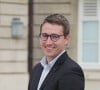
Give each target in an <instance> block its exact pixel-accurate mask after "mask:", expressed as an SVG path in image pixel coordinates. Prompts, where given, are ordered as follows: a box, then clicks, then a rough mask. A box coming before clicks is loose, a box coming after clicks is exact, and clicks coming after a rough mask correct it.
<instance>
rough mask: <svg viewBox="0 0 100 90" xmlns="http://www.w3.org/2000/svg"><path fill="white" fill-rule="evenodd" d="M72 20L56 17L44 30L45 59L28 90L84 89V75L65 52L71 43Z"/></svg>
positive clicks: (47, 21) (34, 70)
mask: <svg viewBox="0 0 100 90" xmlns="http://www.w3.org/2000/svg"><path fill="white" fill-rule="evenodd" d="M69 33H70V26H69V22H68V20H67V19H66V18H65V17H64V16H62V15H60V14H52V15H50V16H48V17H46V19H45V20H44V21H43V23H42V24H41V27H40V35H39V36H40V46H41V48H42V49H43V52H44V54H45V56H44V57H43V58H42V59H41V61H40V63H39V64H37V65H36V66H35V67H34V69H33V71H32V75H31V78H30V81H29V86H28V90H84V74H83V71H82V69H81V68H80V66H79V65H78V64H77V63H75V62H74V61H73V60H72V59H71V58H70V57H69V56H68V54H67V52H66V51H65V47H66V45H68V42H69V41H70V35H69Z"/></svg>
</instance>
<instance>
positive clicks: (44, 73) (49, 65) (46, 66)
mask: <svg viewBox="0 0 100 90" xmlns="http://www.w3.org/2000/svg"><path fill="white" fill-rule="evenodd" d="M64 52H65V50H64V51H62V52H61V53H60V54H59V55H58V56H57V57H56V58H54V59H53V60H52V61H50V62H49V63H47V60H46V56H44V57H43V58H42V59H41V61H40V63H41V64H42V66H43V67H44V69H43V71H42V74H41V77H40V80H39V84H38V88H37V90H39V89H40V87H41V85H42V83H43V81H44V79H45V78H46V76H47V74H48V73H49V72H50V70H51V68H52V67H53V65H54V64H55V62H56V61H57V59H58V58H59V57H60V56H61V55H62V54H63V53H64Z"/></svg>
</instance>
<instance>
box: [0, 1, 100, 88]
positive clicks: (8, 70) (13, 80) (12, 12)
mask: <svg viewBox="0 0 100 90" xmlns="http://www.w3.org/2000/svg"><path fill="white" fill-rule="evenodd" d="M53 13H60V14H63V15H64V16H65V17H66V18H67V19H68V20H69V22H70V26H71V41H70V43H69V45H68V46H67V48H66V50H67V51H68V53H69V55H70V56H71V57H72V58H73V59H74V60H75V61H76V62H77V63H79V64H80V66H81V67H82V68H83V70H84V73H85V90H100V0H0V90H27V87H28V81H29V77H30V74H31V70H32V68H33V66H34V65H35V64H36V63H38V62H39V61H40V59H41V57H42V56H43V52H42V51H41V48H40V46H39V38H38V35H39V27H40V24H41V22H42V21H43V19H44V18H45V17H46V16H48V15H50V14H53Z"/></svg>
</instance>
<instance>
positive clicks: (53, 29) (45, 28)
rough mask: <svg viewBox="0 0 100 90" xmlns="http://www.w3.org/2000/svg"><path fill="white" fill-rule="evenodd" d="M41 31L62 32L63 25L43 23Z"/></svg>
mask: <svg viewBox="0 0 100 90" xmlns="http://www.w3.org/2000/svg"><path fill="white" fill-rule="evenodd" d="M42 32H46V33H58V34H59V33H63V26H61V25H58V24H51V23H44V24H43V26H42Z"/></svg>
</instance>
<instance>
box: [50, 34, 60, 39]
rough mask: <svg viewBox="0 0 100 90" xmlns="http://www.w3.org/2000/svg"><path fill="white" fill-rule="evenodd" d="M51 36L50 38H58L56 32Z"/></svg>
mask: <svg viewBox="0 0 100 90" xmlns="http://www.w3.org/2000/svg"><path fill="white" fill-rule="evenodd" d="M51 37H52V38H59V35H57V34H52V35H51Z"/></svg>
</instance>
